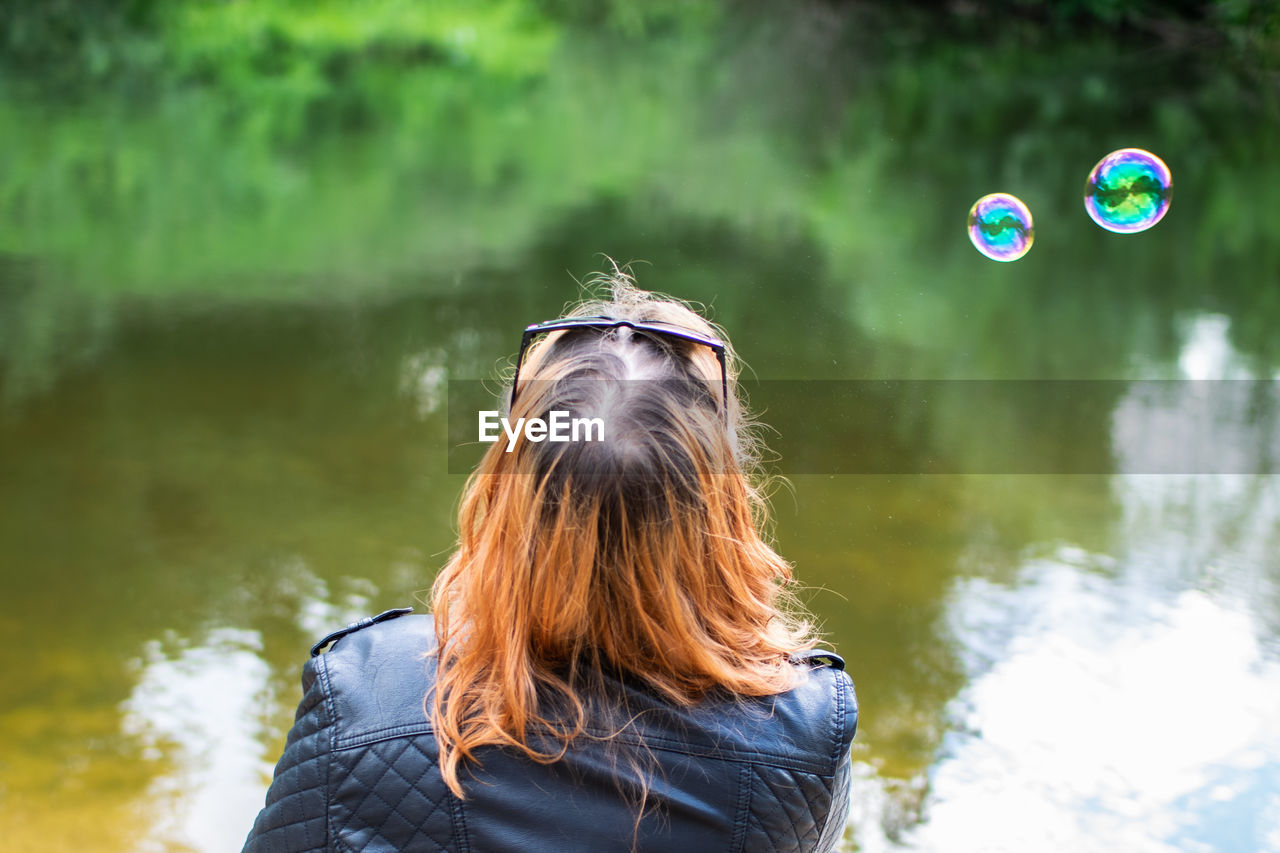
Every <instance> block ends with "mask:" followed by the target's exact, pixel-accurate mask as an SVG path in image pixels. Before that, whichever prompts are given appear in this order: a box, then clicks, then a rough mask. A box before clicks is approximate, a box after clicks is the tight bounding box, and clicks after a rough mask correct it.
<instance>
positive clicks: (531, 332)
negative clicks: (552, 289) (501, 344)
mask: <svg viewBox="0 0 1280 853" xmlns="http://www.w3.org/2000/svg"><path fill="white" fill-rule="evenodd" d="M623 327H625V328H628V329H632V330H633V331H637V332H645V333H649V334H654V335H662V336H665V337H668V338H676V339H677V340H682V341H690V342H691V343H695V344H702V345H703V346H707V347H711V350H712V352H714V353H715V354H716V360H717V361H719V362H720V400H721V405H722V406H723V408H724V421H725V424H726V425H727V424H728V423H729V370H728V368H727V367H726V366H725V355H724V352H725V343H724V341H722V340H720V339H719V338H713V337H710V336H708V335H700V334H698V333H697V332H691V331H689V330H688V329H683V328H681V327H680V326H673V325H669V324H667V323H641V322H638V321H635V320H615V319H614V318H612V317H568V318H565V319H563V320H549V321H547V322H546V323H534V324H533V325H532V326H526V327H525V330H524V335H523V336H522V337H521V338H520V354H519V355H517V356H516V371H515V375H514V376H512V377H511V401H510V403H509V406H510V408H511V410H513V411H514V410H515V406H516V388H517V387H518V386H519V384H520V364H521V362H523V361H524V353H525V350H527V349H528V348H529V344H531V343H533V339H534V338H535V337H537V336H538V335H541V334H543V333H545V332H562V331H566V330H568V329H600V330H601V331H608V330H609V329H617V328H623Z"/></svg>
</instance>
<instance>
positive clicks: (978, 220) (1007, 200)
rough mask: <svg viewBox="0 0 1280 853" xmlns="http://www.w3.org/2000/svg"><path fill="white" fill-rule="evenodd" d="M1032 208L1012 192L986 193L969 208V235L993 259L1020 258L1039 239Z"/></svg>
mask: <svg viewBox="0 0 1280 853" xmlns="http://www.w3.org/2000/svg"><path fill="white" fill-rule="evenodd" d="M1035 234H1036V230H1035V226H1034V225H1033V224H1032V222H1031V211H1030V210H1028V209H1027V206H1026V205H1025V204H1023V203H1022V199H1020V198H1018V197H1017V196H1012V195H1009V194H1008V193H991V194H989V195H984V196H983V197H982V198H980V199H978V200H977V201H975V202H974V203H973V207H971V208H969V239H970V240H972V241H973V246H974V248H976V249H977V250H978V251H979V252H981V253H982V254H984V255H986V256H987V257H988V258H990V259H991V260H993V261H1016V260H1017V259H1018V258H1020V257H1022V256H1023V255H1025V254H1026V253H1027V252H1028V251H1030V249H1031V243H1032V241H1034V240H1035Z"/></svg>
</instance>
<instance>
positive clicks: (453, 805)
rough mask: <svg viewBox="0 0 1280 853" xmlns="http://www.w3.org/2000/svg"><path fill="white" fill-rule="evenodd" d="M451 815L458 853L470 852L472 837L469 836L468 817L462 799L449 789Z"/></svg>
mask: <svg viewBox="0 0 1280 853" xmlns="http://www.w3.org/2000/svg"><path fill="white" fill-rule="evenodd" d="M446 796H448V797H449V815H450V817H452V818H453V837H454V839H456V840H457V842H458V844H457V848H458V853H470V850H471V839H470V838H469V837H468V836H467V819H466V816H465V815H464V814H463V813H462V801H461V800H459V799H458V797H457V795H456V794H454V793H453V792H452V791H448V792H447V794H446Z"/></svg>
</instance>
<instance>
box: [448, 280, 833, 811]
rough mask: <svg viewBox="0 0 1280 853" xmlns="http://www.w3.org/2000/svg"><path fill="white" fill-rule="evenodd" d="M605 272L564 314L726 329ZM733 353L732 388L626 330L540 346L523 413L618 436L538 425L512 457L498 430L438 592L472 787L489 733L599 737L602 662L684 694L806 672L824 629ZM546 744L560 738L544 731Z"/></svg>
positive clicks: (692, 350) (495, 736) (455, 761)
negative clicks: (599, 291) (779, 512)
mask: <svg viewBox="0 0 1280 853" xmlns="http://www.w3.org/2000/svg"><path fill="white" fill-rule="evenodd" d="M596 283H597V284H602V285H605V286H607V287H608V288H609V290H610V295H609V297H608V298H607V299H604V300H595V301H590V302H587V303H585V304H582V305H579V306H578V307H577V308H575V309H574V310H572V311H571V312H570V313H569V314H568V315H567V316H594V315H605V316H609V317H613V318H615V319H627V320H632V321H636V322H663V323H668V324H675V325H679V326H682V327H685V328H687V329H691V330H694V331H697V332H699V333H702V334H704V335H715V336H718V337H720V338H721V339H724V338H723V335H722V334H720V332H719V330H718V329H716V328H715V327H714V326H712V325H711V324H710V323H709V322H707V321H706V320H705V319H703V318H702V317H701V316H700V315H699V314H698V313H697V312H695V311H693V310H692V309H691V308H689V307H688V306H687V305H685V304H684V303H681V302H678V301H676V300H673V299H669V298H666V297H661V296H657V295H654V294H650V293H647V292H644V291H641V290H638V289H637V288H635V286H634V283H633V282H632V280H631V278H630V276H628V275H626V274H625V273H623V272H621V271H618V270H616V269H615V270H614V272H613V274H611V275H608V276H603V277H601V278H600V279H598V280H597V281H596ZM727 359H728V364H729V381H730V384H729V388H730V393H729V399H728V400H725V401H722V400H720V399H719V398H720V396H721V390H720V368H719V365H718V363H717V362H716V360H715V357H714V355H713V354H712V352H711V351H710V349H709V348H707V347H705V346H703V345H700V344H696V343H691V342H686V341H679V340H675V339H671V338H667V337H663V336H652V335H647V334H643V333H639V332H634V331H633V330H630V329H626V328H620V329H614V330H612V331H609V332H604V333H602V332H601V331H600V330H573V331H569V332H555V333H552V334H550V335H549V336H547V337H546V338H545V339H543V340H541V341H537V342H535V343H534V344H533V345H532V346H531V347H530V349H529V352H528V354H527V355H526V358H525V361H524V366H523V368H522V373H521V379H520V388H519V389H517V390H518V396H517V399H516V403H515V406H514V410H513V411H512V412H511V413H510V417H511V418H512V419H513V420H514V419H515V418H517V417H542V418H546V417H547V414H548V413H549V412H550V411H553V410H570V411H573V412H574V413H575V415H584V414H585V415H598V416H601V417H602V418H603V419H604V420H605V422H606V433H605V436H604V438H605V440H604V441H595V442H591V441H575V442H568V443H552V442H548V441H543V442H540V443H537V442H531V441H528V440H526V439H525V438H524V437H521V438H519V439H518V440H517V443H516V445H515V447H514V448H513V450H512V452H510V453H507V452H505V451H506V443H505V441H502V442H498V443H495V444H494V445H493V446H491V447H490V449H489V451H488V452H487V453H486V455H485V456H484V458H483V459H482V461H481V462H480V464H479V466H478V467H477V469H476V471H475V472H474V473H473V474H472V475H471V478H470V479H469V480H468V482H467V486H466V489H465V491H464V493H463V497H462V504H461V508H460V512H459V541H458V546H457V549H456V551H455V552H454V553H453V555H452V557H451V558H450V560H449V562H448V564H447V565H446V566H445V567H444V568H443V569H442V570H441V572H440V574H439V576H438V577H437V578H436V581H435V585H434V587H433V588H432V596H431V604H432V609H433V611H434V613H435V630H436V635H437V640H438V654H439V669H438V677H437V682H436V688H435V691H434V693H433V695H432V696H431V697H428V699H429V703H430V709H429V710H430V713H431V715H432V717H433V719H434V720H435V723H436V726H435V736H436V741H437V743H438V744H439V748H440V767H441V770H442V772H443V774H444V778H445V780H446V782H447V783H448V785H449V787H450V788H451V789H452V790H453V791H454V793H455V794H457V795H458V796H463V789H462V784H461V781H460V778H459V769H460V766H461V765H462V763H463V762H464V761H467V760H475V758H476V755H475V751H476V749H477V748H479V747H481V746H485V745H491V744H496V745H504V746H508V747H513V748H515V749H518V750H521V751H523V752H524V753H526V754H527V755H529V756H530V757H531V758H532V759H534V760H537V761H544V762H549V761H554V760H556V759H557V758H558V757H559V756H560V755H562V754H563V752H564V750H565V749H567V748H568V747H569V745H570V743H571V742H572V741H573V740H574V739H575V738H576V737H579V736H581V735H582V734H583V733H584V725H585V723H586V715H585V705H584V701H583V699H584V691H585V690H586V689H587V687H588V685H589V684H591V683H594V682H593V681H592V673H598V672H599V671H601V669H602V668H609V669H611V670H614V671H620V672H623V673H626V674H628V675H629V676H633V677H635V678H638V679H640V680H641V681H642V682H643V683H645V684H646V685H647V686H648V687H649V688H650V689H651V690H653V691H656V692H657V693H658V694H660V695H662V696H664V697H666V698H667V699H668V700H670V701H671V702H674V703H678V704H682V705H689V704H692V703H695V702H697V701H699V700H700V699H701V698H703V697H704V696H706V695H707V694H708V692H710V691H713V690H723V691H727V692H728V693H731V694H736V695H740V696H763V695H771V694H775V693H781V692H783V691H785V690H788V689H790V688H791V687H793V686H794V685H795V680H796V679H797V678H798V677H800V676H799V675H798V670H797V669H796V668H795V667H793V666H791V665H790V664H789V662H788V657H789V655H791V654H792V653H794V652H797V651H799V650H801V649H805V648H810V647H812V645H813V642H814V637H813V633H812V627H811V625H810V624H809V623H808V622H806V621H803V620H802V619H801V618H800V617H798V616H797V615H796V614H799V613H802V610H801V608H799V607H798V606H797V605H796V603H795V600H794V598H793V597H792V595H791V593H790V592H789V591H788V589H787V587H788V584H789V582H790V580H791V571H790V567H789V565H788V564H787V563H786V562H785V561H784V560H783V559H782V558H781V557H779V556H778V554H777V553H775V552H774V550H773V549H772V548H771V547H770V546H769V545H768V544H767V543H766V542H765V541H764V540H763V539H762V537H761V534H760V531H761V529H762V526H763V525H764V524H765V521H766V507H765V502H764V500H763V499H762V497H761V495H760V492H759V491H758V490H757V488H756V487H755V486H754V485H753V483H752V478H751V477H750V476H748V475H749V474H750V473H751V472H752V471H754V469H755V459H756V457H755V455H754V453H753V451H754V449H755V447H756V445H755V444H754V443H753V442H752V440H751V431H750V428H749V427H750V425H749V424H748V423H747V421H746V420H745V418H744V416H743V412H742V407H741V406H740V404H739V401H738V399H737V391H736V384H735V382H734V380H735V378H736V374H737V366H736V360H735V358H734V355H733V352H732V350H731V349H730V350H729V352H728V353H727ZM725 407H727V412H728V418H727V420H728V423H727V425H726V415H725V411H726V408H725ZM553 707H554V708H555V709H557V710H556V711H555V712H554V713H553V712H552V711H551V710H550V709H551V708H553ZM566 708H567V709H568V714H567V716H566V714H565V713H564V709H566ZM534 735H536V736H537V737H531V736H534ZM546 735H550V736H551V740H550V741H548V740H547V739H546V737H545V736H546ZM535 741H536V742H535ZM548 742H550V743H552V744H557V745H558V748H555V749H550V750H548V749H545V748H540V747H539V745H538V744H541V745H542V747H545V746H546V744H547V743H548Z"/></svg>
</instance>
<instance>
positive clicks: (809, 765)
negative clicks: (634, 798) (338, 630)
mask: <svg viewBox="0 0 1280 853" xmlns="http://www.w3.org/2000/svg"><path fill="white" fill-rule="evenodd" d="M434 733H435V729H434V728H432V727H431V726H428V725H421V726H419V725H406V726H397V727H394V728H391V729H383V730H380V731H378V732H376V733H366V734H362V735H360V736H358V737H351V738H345V739H339V740H340V742H338V743H336V744H335V745H334V751H335V752H345V751H347V750H351V749H358V748H360V747H365V746H370V745H372V744H375V743H379V742H381V741H388V740H397V739H399V738H402V737H421V736H423V735H433V734H434ZM613 740H616V741H617V742H618V743H624V744H627V745H628V746H639V747H645V748H648V749H657V750H661V751H663V752H673V753H676V754H678V755H686V756H691V757H695V758H710V759H715V760H720V761H736V762H742V761H745V762H749V763H752V764H760V765H764V766H766V767H777V768H780V769H782V770H792V771H795V772H797V773H811V774H813V775H815V776H823V777H828V776H831V775H833V773H834V769H833V767H832V766H831V765H834V764H835V761H831V762H817V761H803V760H798V759H790V758H788V757H787V756H782V755H775V754H773V753H766V752H756V751H752V750H745V749H737V748H735V747H732V746H726V747H722V748H720V749H714V748H711V747H697V746H694V747H691V746H690V745H689V744H688V743H686V742H682V741H679V740H676V739H674V738H665V737H662V736H661V735H650V736H649V737H643V738H642V737H634V736H628V735H618V736H616V737H615V738H613ZM835 750H836V752H838V751H839V741H837V744H836V747H835Z"/></svg>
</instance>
